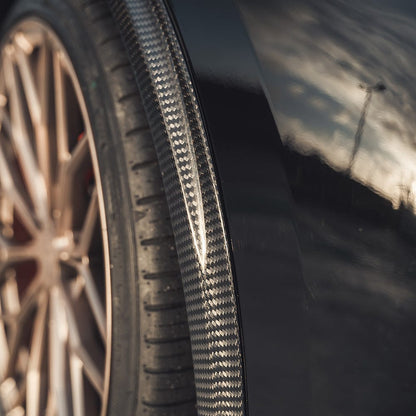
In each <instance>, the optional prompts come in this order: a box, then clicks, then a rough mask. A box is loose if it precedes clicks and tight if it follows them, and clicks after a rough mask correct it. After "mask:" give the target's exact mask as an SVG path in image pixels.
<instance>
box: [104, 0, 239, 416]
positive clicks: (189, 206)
mask: <svg viewBox="0 0 416 416" xmlns="http://www.w3.org/2000/svg"><path fill="white" fill-rule="evenodd" d="M109 3H110V6H111V8H112V12H113V15H114V17H115V19H116V21H117V23H118V25H119V27H120V31H121V33H122V37H123V40H124V43H125V45H126V48H127V50H128V54H129V57H130V60H131V63H132V65H133V68H134V71H135V75H136V81H137V83H138V85H139V89H140V93H141V96H142V99H143V102H144V106H145V109H146V113H147V117H148V120H149V124H150V128H151V130H152V135H153V139H154V142H155V147H156V151H157V154H158V158H159V164H160V167H161V170H162V175H163V183H164V187H165V191H166V194H167V199H168V205H169V210H170V215H171V220H172V225H173V231H174V235H175V241H176V247H177V251H178V256H179V263H180V268H181V274H182V278H183V285H184V293H185V301H186V308H187V313H188V320H189V329H190V335H191V344H192V355H193V362H194V371H195V383H196V394H197V408H198V413H199V415H201V416H205V415H206V416H208V415H227V416H234V415H235V416H237V415H243V414H244V382H243V368H242V354H241V341H240V332H239V325H238V315H237V303H236V297H235V292H234V283H233V276H232V269H231V261H230V252H229V248H228V243H227V239H226V234H225V227H224V221H223V215H222V212H221V205H220V201H219V197H218V189H217V185H216V180H215V174H214V169H213V165H212V159H211V155H210V150H209V147H208V141H207V137H206V135H205V132H204V128H203V125H202V121H201V116H200V112H199V109H198V104H197V100H196V96H195V92H194V90H193V87H192V83H191V79H190V76H189V73H188V70H187V67H186V63H185V60H184V57H183V54H182V51H181V48H180V45H179V42H178V40H177V37H176V34H175V31H174V28H173V26H172V24H171V22H170V19H169V16H168V13H167V10H166V8H165V6H164V4H163V2H162V0H109Z"/></svg>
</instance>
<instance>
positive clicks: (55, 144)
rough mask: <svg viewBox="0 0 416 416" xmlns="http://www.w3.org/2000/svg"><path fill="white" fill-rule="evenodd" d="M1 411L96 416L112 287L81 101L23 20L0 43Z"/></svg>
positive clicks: (47, 46) (48, 46)
mask: <svg viewBox="0 0 416 416" xmlns="http://www.w3.org/2000/svg"><path fill="white" fill-rule="evenodd" d="M0 126H1V127H0V403H1V405H2V406H3V408H4V411H5V413H6V414H7V415H8V416H17V415H41V414H46V415H59V416H64V415H71V414H77V415H79V416H83V415H93V414H100V413H101V414H103V413H104V412H105V407H106V400H107V399H106V398H107V390H108V383H109V360H110V359H109V357H110V345H111V342H110V341H111V337H110V333H111V325H110V324H111V322H110V299H111V298H110V284H109V261H108V258H109V257H108V248H107V240H106V239H107V237H106V234H105V229H106V226H105V217H104V208H103V207H104V204H103V197H102V191H101V185H100V176H99V172H98V163H97V159H96V154H95V148H94V138H93V134H92V129H91V126H90V123H89V119H88V113H87V110H86V105H85V102H84V99H83V95H82V92H81V88H80V85H79V82H78V80H77V77H76V74H75V71H74V68H73V66H72V64H71V61H70V59H69V57H68V54H67V52H66V50H65V48H64V46H63V45H62V43H61V42H60V41H59V39H58V37H57V35H56V34H55V33H54V32H53V30H52V29H51V28H50V27H49V26H48V25H46V24H45V23H43V22H41V21H38V20H35V19H26V20H24V21H22V22H20V23H19V24H17V25H16V26H15V28H14V29H13V30H12V31H11V32H9V34H8V35H7V36H6V37H5V38H4V41H3V44H2V46H1V67H0Z"/></svg>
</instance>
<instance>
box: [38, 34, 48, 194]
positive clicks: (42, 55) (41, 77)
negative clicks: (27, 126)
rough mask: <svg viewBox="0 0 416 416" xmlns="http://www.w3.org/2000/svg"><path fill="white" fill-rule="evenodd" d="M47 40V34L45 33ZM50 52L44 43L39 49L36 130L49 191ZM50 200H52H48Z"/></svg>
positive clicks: (40, 163)
mask: <svg viewBox="0 0 416 416" xmlns="http://www.w3.org/2000/svg"><path fill="white" fill-rule="evenodd" d="M43 38H44V39H45V42H46V36H45V35H43ZM49 61H50V54H49V53H48V49H47V45H46V44H44V45H42V46H41V48H40V50H39V61H38V79H37V84H38V86H39V104H40V108H41V115H40V125H39V128H38V129H37V131H36V146H37V150H38V159H39V166H40V170H41V172H42V174H43V176H44V178H45V183H46V187H47V189H48V191H50V190H51V154H50V151H51V149H50V138H49V130H48V123H49V117H50V109H49V89H50V70H49V65H50V62H49ZM48 202H50V201H48Z"/></svg>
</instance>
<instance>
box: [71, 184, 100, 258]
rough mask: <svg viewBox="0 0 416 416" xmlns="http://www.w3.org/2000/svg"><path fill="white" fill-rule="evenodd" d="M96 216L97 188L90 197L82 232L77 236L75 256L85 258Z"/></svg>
mask: <svg viewBox="0 0 416 416" xmlns="http://www.w3.org/2000/svg"><path fill="white" fill-rule="evenodd" d="M97 216H98V195H97V188H94V191H93V193H92V195H91V200H90V204H89V206H88V210H87V215H86V216H85V221H84V224H83V226H82V230H81V233H80V236H79V243H78V246H77V248H76V256H87V255H88V250H89V248H90V246H91V240H92V237H93V234H94V228H95V225H96V222H97Z"/></svg>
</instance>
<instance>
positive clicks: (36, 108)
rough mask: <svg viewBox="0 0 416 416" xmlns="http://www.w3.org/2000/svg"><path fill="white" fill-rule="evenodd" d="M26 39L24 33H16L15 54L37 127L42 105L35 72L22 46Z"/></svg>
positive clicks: (28, 103)
mask: <svg viewBox="0 0 416 416" xmlns="http://www.w3.org/2000/svg"><path fill="white" fill-rule="evenodd" d="M24 39H25V37H24V35H23V34H22V33H18V34H17V35H16V37H15V41H16V42H15V43H16V45H17V47H16V54H15V56H16V62H17V67H18V68H19V72H20V76H21V79H22V83H23V90H24V93H25V96H26V103H27V106H28V109H29V114H30V117H31V118H32V123H33V125H34V126H35V128H36V127H38V126H39V124H40V122H41V106H40V99H39V94H38V91H37V88H36V85H35V79H34V77H33V72H32V69H31V68H30V64H29V59H28V56H27V55H26V53H25V51H24V50H23V48H22V46H21V43H23V42H25V41H24ZM26 42H27V41H26Z"/></svg>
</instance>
